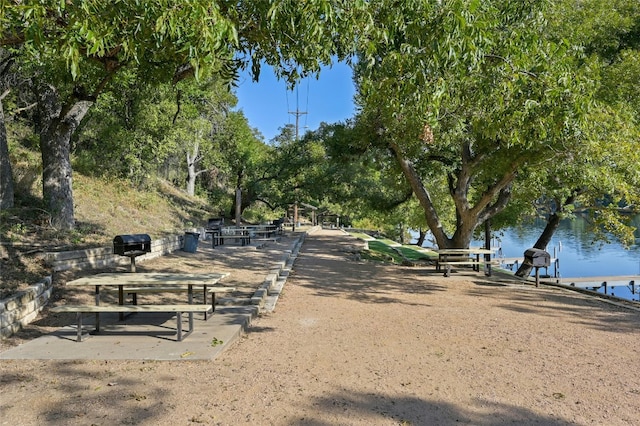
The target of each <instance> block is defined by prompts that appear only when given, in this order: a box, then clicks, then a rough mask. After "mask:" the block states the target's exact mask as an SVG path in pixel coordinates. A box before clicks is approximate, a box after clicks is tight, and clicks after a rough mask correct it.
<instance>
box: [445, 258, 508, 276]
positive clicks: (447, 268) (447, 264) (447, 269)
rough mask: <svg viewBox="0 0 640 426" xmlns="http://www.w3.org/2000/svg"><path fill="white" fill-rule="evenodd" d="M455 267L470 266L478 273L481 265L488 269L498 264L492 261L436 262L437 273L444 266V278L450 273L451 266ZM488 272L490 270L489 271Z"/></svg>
mask: <svg viewBox="0 0 640 426" xmlns="http://www.w3.org/2000/svg"><path fill="white" fill-rule="evenodd" d="M456 265H471V266H473V267H474V270H476V269H475V268H478V269H477V270H478V271H479V269H480V266H481V265H487V266H488V267H489V268H491V265H499V262H497V261H494V260H490V261H488V262H487V261H485V260H479V261H478V260H472V259H469V260H448V261H446V262H443V261H439V262H436V269H437V270H438V271H439V270H440V267H441V266H444V276H445V277H448V276H449V274H450V273H451V267H452V266H456ZM489 271H490V269H489Z"/></svg>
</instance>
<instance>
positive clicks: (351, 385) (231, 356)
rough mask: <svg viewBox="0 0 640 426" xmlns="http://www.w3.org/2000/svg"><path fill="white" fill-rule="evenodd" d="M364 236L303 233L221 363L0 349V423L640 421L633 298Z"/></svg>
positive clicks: (639, 352)
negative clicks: (395, 255)
mask: <svg viewBox="0 0 640 426" xmlns="http://www.w3.org/2000/svg"><path fill="white" fill-rule="evenodd" d="M357 244H358V242H357V240H355V239H352V238H350V237H348V236H345V235H343V234H341V233H340V232H339V231H319V232H317V233H313V234H311V235H309V236H308V237H307V239H306V241H305V243H304V245H303V247H302V250H301V252H300V255H299V257H298V260H297V262H296V265H295V269H294V273H293V274H292V275H291V276H290V277H289V279H288V281H287V284H286V287H285V289H284V293H283V294H282V296H281V297H280V300H279V301H278V304H277V306H276V310H275V311H274V312H272V313H271V314H268V315H264V316H262V317H260V318H259V319H257V320H255V321H254V322H253V325H252V327H251V329H250V330H249V331H248V333H247V334H246V335H245V337H243V338H242V339H241V341H239V342H238V343H236V344H235V345H234V346H233V347H231V348H229V349H228V350H226V351H225V352H223V353H222V354H221V355H220V356H219V357H218V358H216V359H215V360H214V361H180V362H134V361H123V362H105V361H100V362H98V361H82V362H79V361H73V362H61V361H3V362H2V363H1V364H0V374H1V380H0V386H1V389H0V413H2V415H1V416H0V424H12V425H13V424H21V425H42V424H60V425H62V424H64V425H68V424H82V425H90V424H95V425H114V424H137V425H156V424H162V425H190V424H206V425H218V424H220V425H236V424H259V425H314V426H321V425H371V424H375V425H398V424H404V425H409V424H411V425H448V424H470V425H496V424H543V425H566V424H577V425H590V424H594V425H634V424H638V423H639V422H640V370H639V369H638V364H639V362H640V313H638V312H637V311H631V310H625V309H622V308H618V307H614V306H611V305H609V304H606V303H604V302H601V301H598V300H594V299H590V298H588V297H585V296H583V295H581V294H578V293H573V292H569V291H566V290H561V289H554V288H544V287H541V288H539V289H536V288H533V287H531V286H524V285H520V284H513V283H509V282H506V281H505V282H502V281H500V280H499V279H498V278H492V279H490V280H489V279H487V278H486V277H484V276H482V275H480V274H476V273H468V274H466V273H465V274H463V273H456V274H453V276H452V277H450V278H443V277H442V275H441V274H435V273H434V272H433V271H432V270H427V269H424V268H400V267H393V266H383V265H377V264H372V263H363V262H358V261H355V260H353V256H352V254H350V253H349V248H350V247H351V246H354V245H357Z"/></svg>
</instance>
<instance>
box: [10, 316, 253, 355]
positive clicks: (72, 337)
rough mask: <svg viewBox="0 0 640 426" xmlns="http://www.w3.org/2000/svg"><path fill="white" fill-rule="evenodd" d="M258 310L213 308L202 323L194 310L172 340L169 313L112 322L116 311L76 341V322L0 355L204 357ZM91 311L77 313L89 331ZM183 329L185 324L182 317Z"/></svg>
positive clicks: (226, 344) (237, 332) (239, 330)
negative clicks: (190, 323)
mask: <svg viewBox="0 0 640 426" xmlns="http://www.w3.org/2000/svg"><path fill="white" fill-rule="evenodd" d="M257 313H258V308H257V307H255V306H218V307H216V311H215V312H214V313H213V315H210V317H209V319H208V320H207V321H205V320H204V316H203V315H202V314H194V331H193V333H191V334H189V335H188V336H187V337H185V338H183V340H182V341H181V342H178V341H176V318H175V315H172V314H168V313H167V314H163V313H143V314H135V315H131V316H129V317H127V318H125V319H124V320H123V321H119V320H118V314H107V315H105V314H101V316H100V323H101V324H100V333H98V334H93V333H92V334H91V335H90V336H89V337H88V338H87V339H85V340H83V341H82V342H77V341H76V336H77V333H76V326H75V325H73V326H67V327H64V328H62V329H60V330H58V331H56V332H55V333H52V334H49V335H46V336H42V337H39V338H37V339H35V340H32V341H29V342H27V343H25V344H23V345H20V346H17V347H15V348H11V349H9V350H6V351H4V352H2V353H0V359H65V360H70V359H75V360H78V359H94V360H116V359H119V360H134V359H135V360H145V359H149V360H196V359H197V360H210V359H213V358H215V357H216V356H217V355H218V354H219V353H220V352H222V351H223V350H224V349H225V348H227V347H229V346H230V345H232V344H233V342H235V341H236V340H237V339H238V338H239V337H240V335H241V333H242V330H243V328H245V327H247V326H249V325H250V323H251V318H253V317H254V316H255V315H257ZM94 319H95V315H93V314H90V315H86V316H85V317H83V328H85V329H86V330H89V331H91V332H92V330H93V329H94V328H93V325H94V323H95V321H94ZM182 324H183V330H184V329H187V328H188V319H187V315H186V314H185V315H184V316H183V322H182Z"/></svg>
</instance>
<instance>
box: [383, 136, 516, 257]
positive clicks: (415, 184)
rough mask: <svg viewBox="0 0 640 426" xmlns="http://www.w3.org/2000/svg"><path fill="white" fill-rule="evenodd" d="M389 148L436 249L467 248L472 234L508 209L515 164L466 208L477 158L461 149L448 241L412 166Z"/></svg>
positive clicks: (397, 149)
mask: <svg viewBox="0 0 640 426" xmlns="http://www.w3.org/2000/svg"><path fill="white" fill-rule="evenodd" d="M390 148H391V150H392V151H393V153H394V154H395V157H396V160H397V161H398V163H399V164H400V167H401V169H402V172H403V174H404V175H405V178H406V179H407V181H408V182H409V184H410V185H411V188H412V189H413V193H414V194H415V195H416V198H418V201H419V203H420V206H421V207H422V208H423V209H424V213H425V218H426V220H427V225H429V229H430V230H431V233H432V234H433V236H434V238H435V239H436V243H437V244H438V247H439V248H441V249H442V248H447V249H449V248H469V244H471V239H472V238H473V232H474V231H475V229H476V227H477V226H478V225H479V224H480V223H482V222H484V221H486V220H489V219H490V218H491V217H493V216H495V215H496V214H498V213H500V212H501V211H502V210H504V208H505V207H506V206H507V204H508V202H509V200H510V199H511V184H512V182H513V180H514V179H515V176H516V170H517V168H518V164H519V162H518V161H514V162H513V163H512V164H511V165H510V167H509V168H508V169H506V170H505V172H504V174H503V175H502V176H499V177H498V179H497V180H496V181H495V182H494V183H493V184H492V185H490V186H489V187H488V188H487V189H486V190H485V191H484V192H483V194H482V196H481V197H480V198H479V199H478V201H477V202H476V204H475V205H474V206H471V205H470V204H469V200H468V196H469V186H470V182H471V180H472V178H473V176H472V170H473V167H471V164H472V163H477V162H478V161H479V159H478V158H475V159H474V158H472V154H471V149H470V147H469V145H468V144H467V145H465V146H464V147H463V149H462V159H463V161H462V166H461V167H460V169H459V170H458V171H457V175H451V179H450V189H449V190H450V194H451V197H452V199H453V202H454V204H455V206H456V216H457V217H456V230H455V232H454V234H453V236H452V237H451V238H449V237H448V236H447V235H446V233H445V231H444V229H443V226H442V223H441V222H440V218H439V216H438V213H437V212H436V209H435V207H434V205H433V202H432V200H431V195H430V194H429V191H427V188H426V187H425V186H424V184H423V182H422V179H421V177H420V175H419V174H418V172H417V171H416V169H415V167H414V165H413V163H412V162H411V161H410V160H408V159H407V158H405V157H404V155H403V153H402V150H401V149H400V147H399V146H398V145H397V144H395V143H391V144H390Z"/></svg>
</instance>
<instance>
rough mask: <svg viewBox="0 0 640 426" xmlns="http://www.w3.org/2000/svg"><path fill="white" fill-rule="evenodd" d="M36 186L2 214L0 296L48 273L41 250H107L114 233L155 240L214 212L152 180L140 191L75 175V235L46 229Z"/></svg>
mask: <svg viewBox="0 0 640 426" xmlns="http://www.w3.org/2000/svg"><path fill="white" fill-rule="evenodd" d="M18 173H21V172H20V171H18ZM38 185H40V184H39V183H38V182H37V181H33V182H31V185H30V187H28V188H25V187H24V186H21V187H20V188H19V189H20V191H22V192H21V193H19V194H18V196H17V199H18V200H17V201H18V202H17V207H16V208H14V209H11V210H9V211H5V212H2V213H1V216H0V239H1V241H2V245H1V246H0V297H6V296H7V295H9V294H11V293H12V292H15V291H16V290H18V289H21V288H24V287H25V286H27V285H31V284H34V283H36V282H38V281H39V280H40V279H41V278H42V277H44V276H47V275H49V274H50V271H49V270H48V269H47V268H46V267H45V265H44V264H43V262H42V258H43V253H44V252H45V251H52V250H71V249H82V248H89V247H109V246H110V245H111V244H112V241H113V238H114V237H115V236H116V235H119V234H133V233H147V234H149V235H150V236H151V237H152V238H159V237H161V236H163V235H167V234H172V233H181V232H183V231H184V230H185V229H186V228H190V227H194V226H202V225H204V224H205V223H206V219H207V218H208V217H210V216H211V215H212V213H211V211H217V210H214V209H213V208H212V207H211V206H209V205H208V204H207V203H206V202H205V201H204V200H202V199H200V198H197V197H189V196H187V195H186V194H185V193H184V192H182V191H180V190H178V189H176V188H174V187H173V186H171V185H169V184H168V183H166V182H162V181H157V182H156V183H155V184H154V185H153V186H152V187H151V188H149V189H147V190H143V191H141V190H136V189H134V188H131V186H130V185H128V184H127V183H126V182H123V181H118V180H109V181H105V180H103V179H97V178H92V177H88V176H83V175H80V174H78V173H76V174H74V202H75V217H76V230H74V231H73V232H60V231H57V230H55V229H53V228H51V226H49V224H48V222H49V217H48V215H47V214H46V212H45V211H44V210H43V209H42V208H41V200H40V196H39V195H40V193H41V190H40V188H39V187H38ZM214 216H215V215H214Z"/></svg>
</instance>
